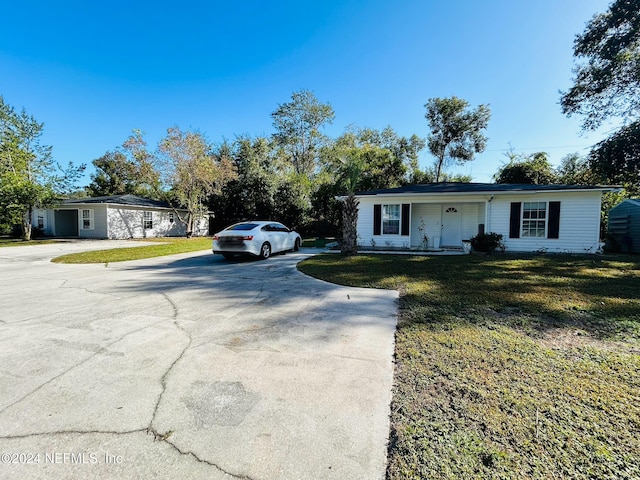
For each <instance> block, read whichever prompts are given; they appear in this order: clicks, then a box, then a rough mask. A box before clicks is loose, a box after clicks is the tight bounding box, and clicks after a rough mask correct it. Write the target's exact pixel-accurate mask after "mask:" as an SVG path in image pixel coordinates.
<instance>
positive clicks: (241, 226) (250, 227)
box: [227, 223, 258, 230]
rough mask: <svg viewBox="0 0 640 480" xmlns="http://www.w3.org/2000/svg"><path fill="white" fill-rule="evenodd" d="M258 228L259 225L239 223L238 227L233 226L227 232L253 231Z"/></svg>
mask: <svg viewBox="0 0 640 480" xmlns="http://www.w3.org/2000/svg"><path fill="white" fill-rule="evenodd" d="M257 226H258V224H257V223H238V224H237V225H231V226H230V227H229V228H227V230H253V229H254V228H256V227H257Z"/></svg>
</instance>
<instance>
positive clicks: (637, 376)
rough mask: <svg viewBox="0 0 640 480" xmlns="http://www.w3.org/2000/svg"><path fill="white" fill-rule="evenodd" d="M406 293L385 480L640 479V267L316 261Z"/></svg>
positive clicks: (584, 262)
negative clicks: (483, 479) (459, 479)
mask: <svg viewBox="0 0 640 480" xmlns="http://www.w3.org/2000/svg"><path fill="white" fill-rule="evenodd" d="M299 268H300V270H301V271H303V272H305V273H308V274H310V275H313V276H315V277H318V278H322V279H325V280H328V281H332V282H335V283H340V284H345V285H353V286H368V287H377V288H394V289H399V290H400V291H401V299H400V316H399V323H398V330H397V335H396V370H395V388H394V397H393V403H392V406H391V423H392V427H391V435H390V447H389V467H388V477H389V478H391V479H418V478H420V479H422V478H438V479H440V478H451V479H454V478H455V479H457V478H572V479H574V478H585V479H586V478H640V441H638V439H639V438H640V258H638V257H632V256H618V257H609V256H604V257H603V256H508V255H496V256H489V257H479V256H458V257H436V256H432V257H419V256H400V255H398V256H388V255H359V256H356V257H351V258H343V257H340V256H338V255H321V256H316V257H313V258H310V259H308V260H305V261H304V262H302V263H301V264H300V265H299Z"/></svg>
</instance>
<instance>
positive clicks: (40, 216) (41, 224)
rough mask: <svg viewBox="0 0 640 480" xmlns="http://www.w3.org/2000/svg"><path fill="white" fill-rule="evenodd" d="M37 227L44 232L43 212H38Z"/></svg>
mask: <svg viewBox="0 0 640 480" xmlns="http://www.w3.org/2000/svg"><path fill="white" fill-rule="evenodd" d="M37 226H38V228H39V229H40V230H44V210H38V218H37Z"/></svg>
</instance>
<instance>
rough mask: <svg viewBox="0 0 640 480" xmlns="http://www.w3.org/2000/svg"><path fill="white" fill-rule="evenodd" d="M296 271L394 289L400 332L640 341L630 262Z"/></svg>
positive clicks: (510, 258) (323, 265)
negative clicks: (417, 328) (433, 329)
mask: <svg viewBox="0 0 640 480" xmlns="http://www.w3.org/2000/svg"><path fill="white" fill-rule="evenodd" d="M300 269H301V270H302V271H304V272H305V273H308V274H310V275H313V276H317V277H318V278H322V279H325V280H329V281H333V282H336V283H340V284H346V285H354V286H370V287H378V288H395V289H400V290H401V291H402V292H403V296H402V298H401V313H402V315H401V318H402V323H401V326H407V325H410V324H412V323H428V324H432V325H433V326H442V327H446V326H447V325H451V324H460V323H472V324H482V323H498V324H503V325H507V326H511V327H516V328H522V329H525V330H529V331H530V332H531V331H541V330H546V329H549V328H558V327H571V328H578V329H582V330H585V331H587V332H588V333H589V334H591V335H594V336H596V337H600V338H608V337H612V336H618V335H620V336H632V337H638V338H640V288H638V287H639V286H640V258H638V257H636V256H597V257H596V256H584V255H583V256H574V255H537V256H534V255H517V256H516V255H495V256H487V257H480V256H450V257H437V256H431V257H424V256H415V257H408V256H399V255H398V256H391V255H377V256H376V255H362V256H356V257H351V258H343V257H338V256H335V255H334V256H329V255H325V256H319V257H314V258H312V259H309V260H307V261H305V262H304V263H303V264H301V265H300Z"/></svg>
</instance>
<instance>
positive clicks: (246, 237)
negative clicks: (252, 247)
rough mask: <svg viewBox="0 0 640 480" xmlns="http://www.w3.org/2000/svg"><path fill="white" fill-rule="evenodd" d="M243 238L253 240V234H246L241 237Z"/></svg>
mask: <svg viewBox="0 0 640 480" xmlns="http://www.w3.org/2000/svg"><path fill="white" fill-rule="evenodd" d="M242 239H243V240H253V235H246V236H244V237H242Z"/></svg>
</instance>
